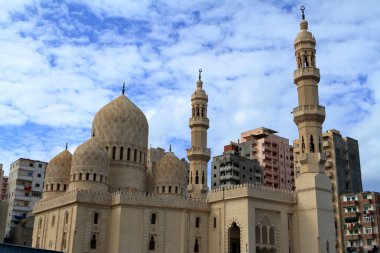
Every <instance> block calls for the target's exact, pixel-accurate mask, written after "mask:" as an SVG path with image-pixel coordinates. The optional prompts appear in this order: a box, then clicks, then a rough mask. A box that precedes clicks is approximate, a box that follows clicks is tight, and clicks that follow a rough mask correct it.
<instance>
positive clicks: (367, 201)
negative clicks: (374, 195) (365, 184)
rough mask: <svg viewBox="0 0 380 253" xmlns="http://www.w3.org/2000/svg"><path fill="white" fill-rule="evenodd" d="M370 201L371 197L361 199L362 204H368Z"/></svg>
mask: <svg viewBox="0 0 380 253" xmlns="http://www.w3.org/2000/svg"><path fill="white" fill-rule="evenodd" d="M371 203H372V199H363V200H362V204H363V205H369V204H371Z"/></svg>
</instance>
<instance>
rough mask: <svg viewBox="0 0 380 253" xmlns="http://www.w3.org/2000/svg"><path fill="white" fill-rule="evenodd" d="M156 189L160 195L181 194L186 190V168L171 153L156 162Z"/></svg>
mask: <svg viewBox="0 0 380 253" xmlns="http://www.w3.org/2000/svg"><path fill="white" fill-rule="evenodd" d="M156 187H158V189H159V191H158V192H160V193H177V194H180V193H182V194H183V193H184V192H183V191H184V189H186V166H185V164H184V162H183V161H180V160H179V159H178V158H177V156H175V155H174V153H172V152H168V153H166V155H164V156H163V157H162V158H161V159H160V160H159V161H158V162H157V166H156ZM163 187H164V189H165V190H164V191H163V190H162V189H163Z"/></svg>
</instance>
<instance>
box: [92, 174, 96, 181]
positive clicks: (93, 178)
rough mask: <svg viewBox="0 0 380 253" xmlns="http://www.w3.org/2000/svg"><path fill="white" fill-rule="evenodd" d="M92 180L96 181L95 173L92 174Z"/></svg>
mask: <svg viewBox="0 0 380 253" xmlns="http://www.w3.org/2000/svg"><path fill="white" fill-rule="evenodd" d="M92 180H93V181H96V173H94V175H93V176H92Z"/></svg>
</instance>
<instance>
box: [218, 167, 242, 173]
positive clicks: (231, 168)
mask: <svg viewBox="0 0 380 253" xmlns="http://www.w3.org/2000/svg"><path fill="white" fill-rule="evenodd" d="M220 171H221V172H222V171H225V172H226V171H237V172H239V171H240V170H239V168H237V167H234V166H224V167H220Z"/></svg>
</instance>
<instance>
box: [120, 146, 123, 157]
mask: <svg viewBox="0 0 380 253" xmlns="http://www.w3.org/2000/svg"><path fill="white" fill-rule="evenodd" d="M123 159H124V148H123V147H121V148H120V160H123Z"/></svg>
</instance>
